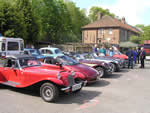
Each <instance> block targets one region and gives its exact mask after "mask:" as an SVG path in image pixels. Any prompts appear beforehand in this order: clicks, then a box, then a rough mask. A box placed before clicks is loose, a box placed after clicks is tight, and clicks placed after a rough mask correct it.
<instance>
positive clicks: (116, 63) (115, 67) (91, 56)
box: [74, 54, 123, 72]
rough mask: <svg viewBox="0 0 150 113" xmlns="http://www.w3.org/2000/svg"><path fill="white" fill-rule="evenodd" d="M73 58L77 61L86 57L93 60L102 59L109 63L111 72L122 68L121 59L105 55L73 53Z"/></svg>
mask: <svg viewBox="0 0 150 113" xmlns="http://www.w3.org/2000/svg"><path fill="white" fill-rule="evenodd" d="M74 58H75V59H76V60H77V61H79V60H82V59H83V60H84V59H86V60H95V61H102V62H105V63H111V65H112V70H113V72H114V71H120V69H121V68H123V64H122V62H121V61H118V60H115V59H110V58H106V57H98V56H95V55H94V54H76V55H74Z"/></svg>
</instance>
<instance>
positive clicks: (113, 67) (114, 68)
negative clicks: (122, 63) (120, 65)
mask: <svg viewBox="0 0 150 113" xmlns="http://www.w3.org/2000/svg"><path fill="white" fill-rule="evenodd" d="M115 71H116V65H115V64H113V63H112V72H115Z"/></svg>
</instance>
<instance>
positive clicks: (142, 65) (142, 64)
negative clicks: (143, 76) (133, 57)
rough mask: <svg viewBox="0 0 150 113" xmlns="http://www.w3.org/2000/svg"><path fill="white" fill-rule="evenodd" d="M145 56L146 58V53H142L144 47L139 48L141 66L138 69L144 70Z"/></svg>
mask: <svg viewBox="0 0 150 113" xmlns="http://www.w3.org/2000/svg"><path fill="white" fill-rule="evenodd" d="M145 56H146V53H145V51H144V47H141V52H140V60H141V66H140V68H144V67H145V66H144V65H145V64H144V60H145Z"/></svg>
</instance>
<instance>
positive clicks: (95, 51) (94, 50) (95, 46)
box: [93, 44, 98, 56]
mask: <svg viewBox="0 0 150 113" xmlns="http://www.w3.org/2000/svg"><path fill="white" fill-rule="evenodd" d="M93 53H94V54H95V55H97V56H98V49H97V44H95V45H94V48H93Z"/></svg>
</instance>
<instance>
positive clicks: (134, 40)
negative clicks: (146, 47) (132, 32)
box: [130, 36, 142, 44]
mask: <svg viewBox="0 0 150 113" xmlns="http://www.w3.org/2000/svg"><path fill="white" fill-rule="evenodd" d="M141 39H142V38H141V37H140V36H131V37H130V41H131V42H134V43H137V44H140V43H141Z"/></svg>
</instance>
